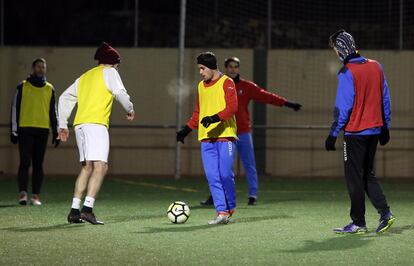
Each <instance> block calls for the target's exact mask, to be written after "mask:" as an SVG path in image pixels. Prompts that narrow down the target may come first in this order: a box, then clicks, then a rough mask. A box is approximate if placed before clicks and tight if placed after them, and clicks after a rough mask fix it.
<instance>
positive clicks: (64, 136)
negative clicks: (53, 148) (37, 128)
mask: <svg viewBox="0 0 414 266" xmlns="http://www.w3.org/2000/svg"><path fill="white" fill-rule="evenodd" d="M68 138H69V129H67V128H59V135H58V137H57V139H59V140H60V141H63V142H66V141H67V140H68Z"/></svg>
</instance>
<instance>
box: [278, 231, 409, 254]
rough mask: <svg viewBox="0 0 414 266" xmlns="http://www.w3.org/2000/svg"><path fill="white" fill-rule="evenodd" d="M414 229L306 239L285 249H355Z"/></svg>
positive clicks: (307, 250) (310, 250)
mask: <svg viewBox="0 0 414 266" xmlns="http://www.w3.org/2000/svg"><path fill="white" fill-rule="evenodd" d="M412 230H414V225H404V226H395V227H391V228H390V229H389V230H388V231H387V232H385V233H382V234H376V233H369V234H365V235H344V236H337V237H334V238H330V239H327V240H324V241H314V240H306V241H305V243H304V245H303V246H302V247H301V248H298V249H294V250H287V251H286V250H285V252H290V253H307V252H314V251H332V250H345V249H355V248H360V247H362V246H365V245H368V244H369V243H370V242H371V241H373V240H374V238H377V237H391V236H392V235H393V234H402V233H403V232H404V231H412Z"/></svg>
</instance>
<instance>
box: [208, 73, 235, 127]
mask: <svg viewBox="0 0 414 266" xmlns="http://www.w3.org/2000/svg"><path fill="white" fill-rule="evenodd" d="M223 90H224V99H225V101H226V107H225V108H224V109H223V110H222V111H220V112H218V113H217V114H215V115H212V116H206V117H203V119H201V121H200V123H201V124H202V125H203V126H204V127H205V128H207V127H209V126H210V125H211V124H213V123H217V122H220V121H226V120H229V119H230V118H232V117H233V116H234V115H235V114H236V112H237V108H238V101H237V92H236V85H234V82H233V80H231V79H227V80H226V81H225V82H224V83H223Z"/></svg>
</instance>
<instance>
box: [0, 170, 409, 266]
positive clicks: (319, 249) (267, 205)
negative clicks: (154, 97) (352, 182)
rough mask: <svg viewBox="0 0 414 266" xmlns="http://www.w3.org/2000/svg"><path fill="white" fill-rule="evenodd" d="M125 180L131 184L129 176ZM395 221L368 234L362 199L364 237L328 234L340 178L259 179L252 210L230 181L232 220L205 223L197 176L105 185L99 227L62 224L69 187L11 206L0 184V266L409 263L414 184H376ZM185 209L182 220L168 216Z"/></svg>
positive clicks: (341, 205) (337, 216)
mask: <svg viewBox="0 0 414 266" xmlns="http://www.w3.org/2000/svg"><path fill="white" fill-rule="evenodd" d="M132 180H133V179H132ZM382 184H383V188H384V191H385V194H386V195H387V198H388V201H389V203H390V205H391V207H392V210H393V212H394V214H395V215H396V217H397V220H396V222H395V224H394V225H393V227H392V228H391V229H390V230H389V231H388V232H386V233H384V234H382V235H376V234H375V228H376V226H377V223H378V215H377V213H376V211H375V210H374V209H373V207H372V206H371V204H370V203H369V202H367V223H368V224H367V226H368V229H369V233H368V234H365V235H350V236H349V235H335V234H333V233H332V228H334V227H339V226H343V225H345V224H346V223H347V222H349V216H348V210H349V201H348V196H347V194H346V191H345V185H344V183H343V181H342V180H262V181H261V183H260V186H261V187H260V199H259V204H258V205H257V206H253V207H252V206H247V204H246V203H247V198H246V185H245V182H244V180H241V181H239V182H238V184H237V190H238V193H237V197H238V208H237V213H236V214H235V216H234V223H231V224H229V225H221V226H209V225H207V220H208V219H211V218H213V217H214V215H215V212H214V210H213V209H211V208H202V207H200V206H198V202H199V201H200V200H202V199H204V198H205V197H206V196H207V195H208V190H207V186H206V184H205V183H204V181H203V180H202V179H197V180H189V179H185V180H179V181H174V180H160V179H140V180H138V179H137V180H133V181H125V180H121V179H116V180H115V179H108V180H106V181H105V183H104V186H103V188H102V191H101V194H100V195H99V198H98V199H97V201H96V203H95V213H96V216H97V217H98V218H99V219H101V220H103V221H105V222H106V224H105V225H104V226H93V225H90V224H80V225H69V224H67V222H66V216H67V214H68V211H69V209H70V204H71V199H72V190H73V185H74V180H69V179H64V180H57V179H50V178H49V179H48V180H46V182H45V185H44V188H43V191H44V192H43V194H42V200H43V203H44V205H43V206H40V207H38V206H18V205H17V201H16V197H17V193H16V184H15V181H14V180H10V179H7V180H0V195H1V196H0V265H19V264H21V265H28V264H36V265H38V264H42V265H70V264H72V265H75V264H77V265H81V264H94V265H107V264H113V265H126V264H135V265H226V264H227V265H263V264H266V265H412V263H413V261H414V212H413V207H414V181H387V182H382ZM175 200H181V201H184V202H187V203H188V204H189V205H190V208H191V216H190V219H189V220H188V222H187V223H185V224H182V225H176V224H172V223H170V222H169V220H168V219H167V216H166V209H167V207H168V206H169V204H170V203H171V202H173V201H175Z"/></svg>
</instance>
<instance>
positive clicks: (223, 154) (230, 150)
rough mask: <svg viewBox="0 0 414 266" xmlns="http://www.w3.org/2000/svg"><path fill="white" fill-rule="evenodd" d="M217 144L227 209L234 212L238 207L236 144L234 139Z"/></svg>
mask: <svg viewBox="0 0 414 266" xmlns="http://www.w3.org/2000/svg"><path fill="white" fill-rule="evenodd" d="M217 145H218V147H219V170H220V178H221V183H222V184H223V188H224V194H225V196H226V200H227V209H228V211H229V213H230V214H232V213H233V212H234V211H235V209H236V186H235V181H234V172H233V164H234V157H235V149H236V145H235V143H234V142H232V141H226V142H218V143H217Z"/></svg>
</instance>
